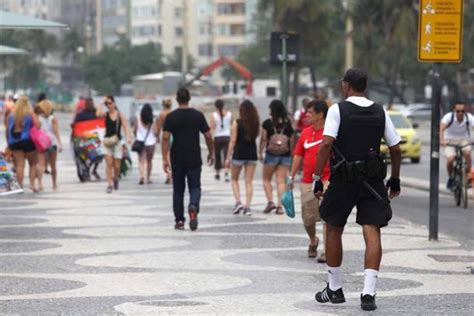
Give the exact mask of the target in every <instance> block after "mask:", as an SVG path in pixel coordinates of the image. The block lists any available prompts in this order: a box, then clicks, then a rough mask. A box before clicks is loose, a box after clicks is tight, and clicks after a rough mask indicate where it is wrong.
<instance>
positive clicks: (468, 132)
mask: <svg viewBox="0 0 474 316" xmlns="http://www.w3.org/2000/svg"><path fill="white" fill-rule="evenodd" d="M464 117H465V118H466V129H467V135H468V136H469V137H471V131H470V129H469V116H467V113H464ZM453 122H454V112H451V120H450V121H449V123H448V125H446V128H449V127H450V126H451V125H453Z"/></svg>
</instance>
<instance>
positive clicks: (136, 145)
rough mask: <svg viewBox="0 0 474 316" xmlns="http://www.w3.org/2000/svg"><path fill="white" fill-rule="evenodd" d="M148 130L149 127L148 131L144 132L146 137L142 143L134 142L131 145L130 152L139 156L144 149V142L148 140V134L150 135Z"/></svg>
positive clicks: (140, 141) (139, 141)
mask: <svg viewBox="0 0 474 316" xmlns="http://www.w3.org/2000/svg"><path fill="white" fill-rule="evenodd" d="M152 125H153V123H152ZM150 129H151V125H150V127H148V130H147V131H146V135H145V139H144V140H143V141H142V140H135V141H134V142H133V144H132V151H134V152H136V153H138V154H140V153H141V152H142V151H143V150H144V149H145V142H146V139H147V138H148V134H150Z"/></svg>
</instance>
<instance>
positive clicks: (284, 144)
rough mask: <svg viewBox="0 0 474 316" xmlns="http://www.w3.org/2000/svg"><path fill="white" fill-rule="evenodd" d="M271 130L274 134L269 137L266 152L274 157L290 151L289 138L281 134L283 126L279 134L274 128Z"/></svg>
mask: <svg viewBox="0 0 474 316" xmlns="http://www.w3.org/2000/svg"><path fill="white" fill-rule="evenodd" d="M273 130H274V131H275V133H274V134H273V135H272V136H271V137H270V140H269V142H268V146H267V152H269V153H270V154H272V155H275V156H281V155H284V154H286V153H287V152H288V151H290V138H289V137H288V136H286V135H285V134H284V133H283V131H284V130H285V127H284V126H283V128H282V129H281V131H280V133H278V132H277V130H276V128H275V127H273Z"/></svg>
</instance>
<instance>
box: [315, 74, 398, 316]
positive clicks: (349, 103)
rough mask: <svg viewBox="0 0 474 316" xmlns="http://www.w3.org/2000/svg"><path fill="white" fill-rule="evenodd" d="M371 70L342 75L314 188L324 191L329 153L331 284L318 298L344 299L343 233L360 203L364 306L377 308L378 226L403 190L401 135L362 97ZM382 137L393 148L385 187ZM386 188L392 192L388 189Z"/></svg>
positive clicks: (326, 206)
mask: <svg viewBox="0 0 474 316" xmlns="http://www.w3.org/2000/svg"><path fill="white" fill-rule="evenodd" d="M367 81H368V75H367V73H366V72H365V71H363V70H361V69H356V68H352V69H349V70H348V71H347V72H346V74H345V76H344V79H342V81H341V86H342V91H343V95H344V97H345V99H346V100H345V101H343V102H340V103H339V104H334V105H333V106H331V107H330V108H329V111H328V115H327V118H326V123H325V126H324V132H323V135H324V138H323V143H322V144H321V146H320V149H319V153H318V158H317V164H316V170H315V176H314V194H315V196H316V197H317V198H321V197H322V196H323V190H324V189H323V183H322V181H321V174H322V172H323V169H324V166H325V164H326V162H327V161H328V159H330V164H331V179H330V185H329V187H328V189H327V192H326V193H325V194H324V199H323V201H322V204H321V210H320V212H321V218H322V219H323V220H324V221H325V222H326V223H327V236H326V238H327V239H326V247H325V248H326V259H327V270H328V284H327V286H326V287H325V288H324V289H323V290H322V291H321V292H318V293H316V296H315V298H316V300H317V301H318V302H320V303H327V302H331V303H343V302H345V298H344V293H343V291H342V284H341V271H340V269H341V264H342V241H341V237H342V233H343V231H344V226H345V224H346V222H347V218H348V217H349V214H350V213H351V211H352V209H353V208H354V207H357V217H356V222H357V223H358V224H359V225H362V227H363V234H364V240H365V249H366V250H365V270H364V274H365V279H364V289H363V291H362V294H361V296H360V299H361V308H362V309H363V310H375V309H376V308H377V306H376V305H375V284H376V281H377V274H378V270H379V267H380V261H381V258H382V246H381V242H380V228H381V227H384V226H386V225H387V224H388V222H389V220H390V219H391V217H392V210H391V208H390V200H389V198H390V199H392V198H394V197H396V196H398V195H399V194H400V179H399V176H400V161H401V152H400V147H399V142H400V140H401V139H400V136H399V135H398V134H397V132H396V130H395V127H394V125H393V123H392V121H391V120H390V117H389V116H388V114H387V113H386V112H385V111H384V109H383V108H382V106H380V105H379V104H376V103H374V102H373V101H371V100H369V99H367V98H365V97H364V92H365V90H366V88H367ZM382 138H384V140H385V143H386V144H387V145H388V147H389V149H390V157H391V163H392V170H391V178H390V180H388V182H387V184H386V187H385V185H384V183H383V180H384V179H385V176H386V171H387V169H386V163H385V159H384V157H383V156H382V155H381V154H380V142H381V139H382ZM387 189H388V194H387Z"/></svg>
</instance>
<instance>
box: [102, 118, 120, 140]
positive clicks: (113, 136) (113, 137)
mask: <svg viewBox="0 0 474 316" xmlns="http://www.w3.org/2000/svg"><path fill="white" fill-rule="evenodd" d="M119 120H120V113H118V112H117V122H116V127H115V132H116V133H117V134H118V132H119V130H118V128H119ZM117 134H115V135H112V136H108V137H104V141H103V143H104V145H105V146H107V147H114V146H115V145H117V144H118V143H119V141H120V139H119V137H118V135H117Z"/></svg>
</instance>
